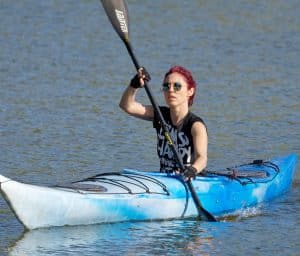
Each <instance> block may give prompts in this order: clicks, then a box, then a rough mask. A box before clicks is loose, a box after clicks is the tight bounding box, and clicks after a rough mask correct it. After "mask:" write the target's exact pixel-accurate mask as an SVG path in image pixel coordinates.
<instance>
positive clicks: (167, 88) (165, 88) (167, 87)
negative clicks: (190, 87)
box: [162, 82, 182, 92]
mask: <svg viewBox="0 0 300 256" xmlns="http://www.w3.org/2000/svg"><path fill="white" fill-rule="evenodd" d="M171 85H172V83H163V85H162V90H163V91H164V92H168V91H170V89H171ZM181 88H182V85H181V84H180V83H178V82H175V83H173V89H174V91H175V92H178V91H180V90H181Z"/></svg>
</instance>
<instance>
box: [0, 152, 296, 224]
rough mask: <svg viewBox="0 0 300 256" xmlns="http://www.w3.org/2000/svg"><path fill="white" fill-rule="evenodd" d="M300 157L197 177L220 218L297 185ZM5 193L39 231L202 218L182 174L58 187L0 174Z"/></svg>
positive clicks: (127, 173) (133, 175)
mask: <svg viewBox="0 0 300 256" xmlns="http://www.w3.org/2000/svg"><path fill="white" fill-rule="evenodd" d="M296 164H297V156H296V155H295V154H291V155H288V156H284V157H278V158H275V159H273V160H271V161H254V162H253V163H250V164H244V165H240V166H237V167H234V168H227V169H225V170H221V171H215V172H210V171H207V172H206V174H205V175H203V176H198V177H197V178H196V179H195V180H193V181H192V183H193V185H194V187H195V190H196V193H197V195H198V197H199V199H200V201H201V203H202V205H203V207H204V209H206V210H207V211H209V212H210V213H212V214H213V215H214V216H216V217H221V216H223V215H225V214H226V215H227V214H230V213H233V212H235V211H237V210H241V209H243V208H246V207H249V206H253V205H256V204H258V203H261V202H266V201H270V200H271V199H273V198H274V197H277V196H279V195H281V194H283V193H284V192H286V191H287V190H288V189H289V188H290V187H291V184H292V180H293V175H294V172H295V169H296ZM0 187H1V193H2V195H3V197H4V198H5V200H6V201H7V203H8V205H9V206H10V208H11V210H12V211H13V212H14V214H15V215H16V217H17V218H18V220H19V221H20V222H21V223H22V224H23V225H24V226H25V227H26V228H27V229H35V228H41V227H50V226H63V225H87V224H95V223H111V222H120V221H143V220H164V219H174V218H184V217H193V216H197V210H196V207H195V205H194V203H193V200H192V198H191V196H190V193H189V190H188V188H187V186H186V184H185V182H184V181H183V180H182V178H181V176H178V175H174V174H164V173H159V172H141V171H137V170H129V169H125V170H123V171H122V172H112V173H104V174H99V175H96V176H93V177H90V178H86V179H83V180H80V181H76V182H72V183H69V184H64V185H56V186H51V187H50V186H49V187H48V186H37V185H30V184H24V183H21V182H17V181H14V180H11V179H9V178H6V177H4V176H1V175H0Z"/></svg>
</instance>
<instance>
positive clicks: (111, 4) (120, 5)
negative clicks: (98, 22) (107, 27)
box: [101, 0, 129, 42]
mask: <svg viewBox="0 0 300 256" xmlns="http://www.w3.org/2000/svg"><path fill="white" fill-rule="evenodd" d="M101 3H102V5H103V8H104V10H105V12H106V14H107V17H108V19H109V20H110V22H111V24H112V26H113V27H114V29H115V30H116V32H117V33H118V35H119V36H120V38H121V39H122V40H123V41H124V42H128V41H129V26H128V25H129V23H128V9H127V4H126V1H125V0H101Z"/></svg>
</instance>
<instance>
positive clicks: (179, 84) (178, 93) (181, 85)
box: [163, 73, 195, 107]
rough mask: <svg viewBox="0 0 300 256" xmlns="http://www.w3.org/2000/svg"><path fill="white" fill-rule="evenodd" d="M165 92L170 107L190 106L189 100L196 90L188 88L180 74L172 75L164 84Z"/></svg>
mask: <svg viewBox="0 0 300 256" xmlns="http://www.w3.org/2000/svg"><path fill="white" fill-rule="evenodd" d="M163 92H164V97H165V101H166V103H167V105H168V106H169V107H180V106H185V105H186V106H188V101H189V98H190V97H191V96H192V95H193V94H194V92H195V91H194V88H190V89H189V88H188V84H187V82H186V80H185V77H184V76H182V75H181V74H179V73H171V74H170V75H168V76H167V77H166V78H165V80H164V83H163Z"/></svg>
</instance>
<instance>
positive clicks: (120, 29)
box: [101, 0, 216, 221]
mask: <svg viewBox="0 0 300 256" xmlns="http://www.w3.org/2000/svg"><path fill="white" fill-rule="evenodd" d="M101 2H102V5H103V7H104V10H105V12H106V14H107V16H108V19H109V20H110V22H111V24H112V25H113V27H114V29H115V30H116V32H117V34H118V35H119V37H120V38H121V39H122V41H123V42H124V44H125V46H126V48H127V50H128V53H129V55H130V57H131V59H132V61H133V63H134V66H135V68H136V70H139V68H140V67H141V66H140V65H139V63H138V61H137V59H136V57H135V55H134V53H133V50H132V47H131V45H130V42H129V27H128V26H129V23H128V9H127V4H126V1H125V0H101ZM144 88H145V90H146V93H147V95H148V97H149V99H150V102H151V104H152V106H153V108H154V111H156V113H157V114H158V118H159V121H160V123H161V125H162V128H163V131H164V135H165V138H166V140H167V142H168V144H169V146H170V147H171V150H172V152H173V154H174V156H175V159H176V161H177V163H178V165H179V167H180V169H181V170H182V171H183V170H184V165H183V163H182V160H181V157H180V156H179V154H178V152H177V150H176V148H175V146H174V144H173V141H172V139H171V137H170V134H169V131H168V128H167V124H166V122H165V120H164V118H163V115H162V114H161V111H160V109H159V107H158V105H157V103H156V100H155V98H154V97H153V95H152V92H151V90H150V87H149V86H148V84H147V83H146V82H145V85H144ZM186 183H187V185H188V188H189V190H190V193H191V195H192V198H193V201H194V203H195V205H196V208H197V211H198V217H199V218H200V219H201V220H206V221H216V219H215V217H214V216H213V215H211V214H210V213H209V212H208V211H207V210H205V209H204V208H203V207H202V205H201V203H200V200H199V198H198V197H197V194H196V192H195V189H194V187H193V184H192V182H191V181H190V180H188V181H186Z"/></svg>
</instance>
